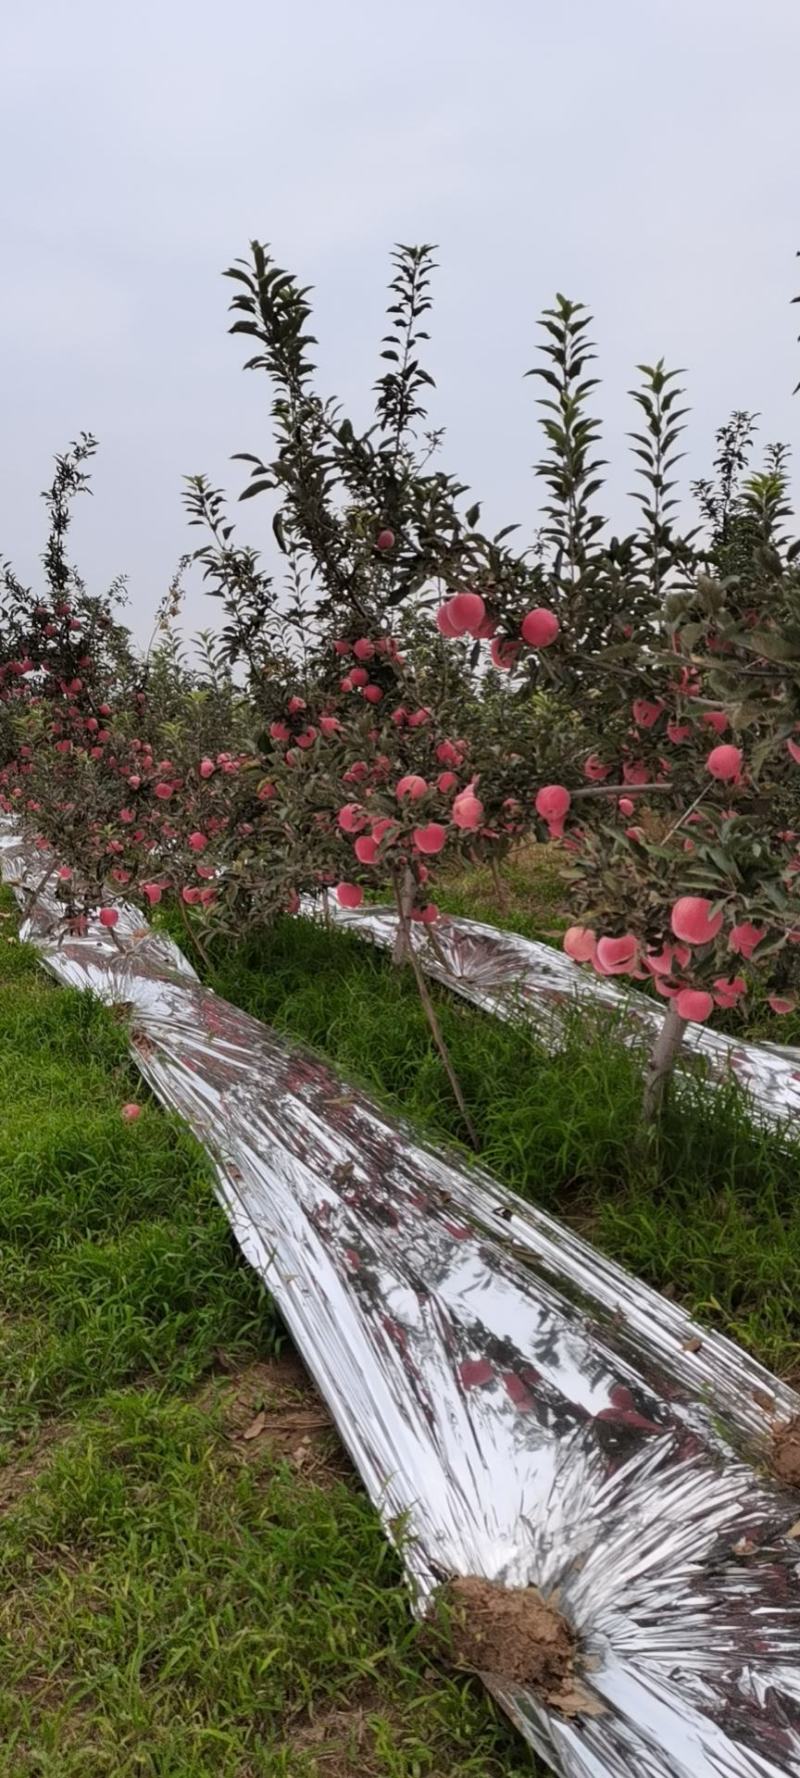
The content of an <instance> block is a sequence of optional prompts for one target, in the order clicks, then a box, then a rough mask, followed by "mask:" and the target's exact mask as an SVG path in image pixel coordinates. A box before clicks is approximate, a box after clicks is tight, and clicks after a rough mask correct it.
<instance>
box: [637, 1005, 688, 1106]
mask: <svg viewBox="0 0 800 1778" xmlns="http://www.w3.org/2000/svg"><path fill="white" fill-rule="evenodd" d="M688 1022H689V1021H688V1019H682V1018H681V1017H680V1015H679V1014H678V1013H677V1012H676V1011H675V1008H674V1006H672V1005H670V1006H668V1007H667V1010H666V1012H665V1014H664V1022H663V1024H662V1026H661V1030H660V1031H659V1033H658V1036H657V1038H656V1040H655V1043H654V1044H653V1048H652V1050H651V1052H650V1061H649V1064H648V1069H647V1074H646V1076H645V1083H644V1099H643V1101H642V1115H643V1118H644V1121H645V1123H646V1124H654V1123H655V1122H656V1119H657V1118H658V1115H659V1112H660V1111H661V1108H662V1105H663V1103H664V1094H665V1092H666V1089H667V1086H668V1083H669V1079H670V1076H671V1074H672V1070H673V1068H674V1066H675V1058H676V1056H677V1054H678V1051H679V1050H680V1047H681V1044H682V1043H683V1035H684V1032H685V1030H686V1026H687V1024H688Z"/></svg>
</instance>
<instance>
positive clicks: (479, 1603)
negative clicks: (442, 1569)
mask: <svg viewBox="0 0 800 1778" xmlns="http://www.w3.org/2000/svg"><path fill="white" fill-rule="evenodd" d="M439 1597H440V1600H441V1601H442V1602H443V1604H444V1605H445V1607H446V1620H447V1621H446V1638H447V1642H448V1644H449V1647H448V1655H449V1658H450V1660H451V1661H452V1662H453V1663H454V1664H455V1665H456V1666H457V1667H463V1668H466V1669H467V1670H468V1671H469V1672H471V1673H478V1674H481V1675H486V1676H487V1677H491V1678H493V1679H499V1680H501V1681H502V1682H503V1683H504V1684H505V1685H516V1686H522V1687H524V1688H525V1689H526V1690H527V1691H531V1692H534V1693H535V1694H536V1695H537V1697H539V1698H541V1699H542V1701H543V1702H544V1703H546V1704H549V1705H550V1706H551V1708H552V1709H554V1710H560V1711H561V1712H562V1714H563V1715H565V1716H578V1715H580V1714H597V1713H598V1711H599V1710H601V1709H602V1706H600V1705H598V1703H597V1702H596V1701H595V1700H594V1699H593V1698H592V1696H591V1694H590V1693H589V1692H588V1691H586V1690H585V1689H584V1687H583V1686H582V1685H581V1684H580V1681H579V1680H578V1678H577V1677H576V1665H577V1659H578V1649H577V1643H576V1639H575V1633H574V1631H573V1630H572V1629H571V1627H570V1625H569V1624H568V1623H567V1621H566V1619H565V1618H564V1617H562V1615H561V1613H560V1612H559V1611H558V1610H557V1608H556V1605H555V1603H554V1602H553V1600H547V1599H544V1598H543V1597H542V1595H541V1593H540V1592H538V1591H537V1589H536V1587H501V1586H498V1585H497V1583H496V1582H495V1581H489V1580H483V1579H482V1578H481V1577H480V1576H479V1575H476V1574H469V1575H464V1576H461V1577H459V1578H457V1579H455V1580H451V1581H449V1582H448V1583H447V1585H446V1586H445V1587H444V1588H443V1589H442V1592H441V1593H440V1595H439Z"/></svg>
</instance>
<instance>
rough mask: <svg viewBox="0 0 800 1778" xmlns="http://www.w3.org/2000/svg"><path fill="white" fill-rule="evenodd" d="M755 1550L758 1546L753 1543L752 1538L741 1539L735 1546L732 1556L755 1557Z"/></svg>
mask: <svg viewBox="0 0 800 1778" xmlns="http://www.w3.org/2000/svg"><path fill="white" fill-rule="evenodd" d="M755 1549H756V1546H755V1544H754V1543H753V1540H752V1538H750V1537H740V1538H739V1542H738V1543H735V1544H734V1545H733V1550H732V1554H733V1555H734V1556H753V1555H755Z"/></svg>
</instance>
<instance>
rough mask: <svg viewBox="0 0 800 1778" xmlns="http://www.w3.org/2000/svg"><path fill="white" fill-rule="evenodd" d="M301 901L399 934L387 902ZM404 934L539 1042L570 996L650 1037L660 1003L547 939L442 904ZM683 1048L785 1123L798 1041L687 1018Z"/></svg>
mask: <svg viewBox="0 0 800 1778" xmlns="http://www.w3.org/2000/svg"><path fill="white" fill-rule="evenodd" d="M300 911H301V913H302V914H304V915H305V916H307V917H309V918H316V919H326V920H332V921H334V922H335V923H336V925H337V926H346V927H348V928H349V929H350V930H351V931H353V932H357V933H359V934H360V935H361V936H362V937H363V938H367V939H370V940H371V941H372V943H373V944H376V945H381V946H387V947H391V946H393V945H394V942H395V939H396V937H397V912H396V910H395V909H394V908H393V907H360V908H343V907H340V906H339V904H338V902H337V901H336V900H335V898H334V897H329V898H328V899H327V902H326V904H324V905H323V904H322V903H320V902H319V901H314V900H313V899H312V898H311V897H305V898H304V900H303V902H302V905H301V910H300ZM410 937H411V941H412V943H413V945H414V949H415V951H416V953H417V956H418V957H419V960H420V963H421V964H422V967H423V969H424V970H425V973H426V975H430V976H432V977H433V978H434V979H435V980H436V981H438V982H441V983H442V984H443V985H444V986H445V987H447V988H450V989H452V990H453V992H454V993H456V994H460V995H461V996H462V997H463V998H464V999H465V1000H470V1001H472V1004H473V1005H474V1006H479V1007H481V1008H482V1010H483V1011H484V1012H488V1013H493V1014H495V1015H496V1016H497V1017H498V1018H502V1019H512V1018H520V1017H524V1018H525V1019H526V1021H527V1022H528V1023H529V1024H531V1025H532V1026H533V1028H534V1029H535V1031H536V1032H537V1033H538V1035H539V1036H540V1037H541V1040H542V1043H543V1044H544V1045H545V1047H546V1048H550V1049H554V1048H556V1047H557V1045H558V1043H559V1041H560V1039H561V1038H562V1037H563V1034H564V1030H565V1026H566V1022H567V1019H568V1017H569V1015H570V1013H571V1012H572V1011H574V1009H575V1007H576V1006H579V1007H580V1008H581V1009H582V1010H583V1011H584V1012H585V1013H586V1014H587V1015H588V1014H590V1013H592V1012H595V1013H596V1012H604V1013H610V1014H613V1015H614V1016H615V1026H616V1030H617V1033H618V1035H619V1037H620V1038H621V1040H622V1041H624V1042H627V1043H630V1044H635V1045H644V1044H650V1043H652V1040H653V1038H654V1037H655V1036H656V1033H657V1031H658V1029H659V1026H660V1024H661V1023H662V1021H663V1017H664V1005H663V1003H662V1004H659V1003H658V1001H654V1000H649V999H648V998H647V995H646V994H641V993H639V992H637V991H636V990H635V989H633V988H623V987H620V986H619V984H618V983H616V982H611V981H608V980H604V979H603V977H602V976H596V975H594V974H593V973H591V972H590V971H588V970H584V969H581V967H580V965H579V964H577V963H573V962H572V959H571V958H570V957H567V956H565V955H564V953H563V951H556V950H554V949H553V947H552V946H551V945H545V944H540V943H538V942H537V941H536V940H535V939H530V938H521V937H520V935H519V933H516V932H501V931H499V930H498V928H497V927H495V926H484V925H483V924H482V922H481V921H480V920H467V919H461V918H457V917H456V916H454V915H449V914H448V915H444V914H443V915H441V916H440V918H439V919H438V920H437V922H436V926H435V928H433V929H431V928H430V927H429V926H422V925H419V924H418V923H416V922H415V923H413V924H412V925H411V927H410ZM683 1055H684V1061H685V1062H691V1061H692V1060H694V1059H697V1058H699V1059H700V1060H701V1061H702V1062H703V1064H704V1065H705V1078H706V1080H707V1082H708V1084H709V1086H711V1087H714V1086H717V1085H720V1084H721V1083H722V1082H724V1081H729V1080H730V1079H731V1078H733V1079H734V1080H735V1081H736V1082H737V1083H738V1085H739V1086H740V1087H741V1088H743V1090H744V1091H745V1092H746V1094H747V1097H748V1101H749V1104H750V1108H751V1111H752V1113H753V1114H754V1115H755V1116H756V1117H757V1118H758V1119H759V1120H760V1121H762V1122H764V1123H768V1124H773V1125H774V1124H785V1123H786V1122H787V1120H788V1119H790V1118H796V1117H798V1116H800V1050H798V1049H795V1048H793V1047H792V1046H791V1045H788V1044H786V1045H783V1044H773V1043H767V1044H758V1043H746V1042H744V1041H742V1040H741V1039H739V1038H734V1037H727V1036H726V1035H725V1033H724V1032H722V1031H711V1030H708V1029H707V1027H706V1026H705V1025H697V1024H690V1025H689V1026H688V1027H687V1030H686V1035H685V1037H684V1042H683ZM679 1066H680V1063H679Z"/></svg>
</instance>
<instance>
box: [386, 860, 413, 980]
mask: <svg viewBox="0 0 800 1778" xmlns="http://www.w3.org/2000/svg"><path fill="white" fill-rule="evenodd" d="M415 887H416V885H415V883H414V876H413V873H412V871H411V870H409V867H408V865H406V868H405V870H404V872H403V875H402V878H400V880H399V881H398V880H397V879H395V886H394V889H395V895H396V897H397V937H396V939H395V941H394V948H393V950H392V962H393V963H395V964H400V963H406V962H407V961H408V959H409V957H410V956H411V940H410V937H409V921H410V919H411V909H412V907H413V905H414V889H415Z"/></svg>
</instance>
